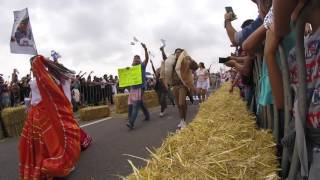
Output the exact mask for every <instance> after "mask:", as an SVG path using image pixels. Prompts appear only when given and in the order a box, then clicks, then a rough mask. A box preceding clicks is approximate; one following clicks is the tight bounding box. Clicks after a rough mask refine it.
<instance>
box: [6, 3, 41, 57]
mask: <svg viewBox="0 0 320 180" xmlns="http://www.w3.org/2000/svg"><path fill="white" fill-rule="evenodd" d="M13 14H14V23H13V28H12V34H11V39H10V49H11V53H15V54H31V55H37V54H38V53H37V48H36V44H35V42H34V39H33V34H32V29H31V24H30V18H29V14H28V9H27V8H26V9H23V10H21V11H14V12H13Z"/></svg>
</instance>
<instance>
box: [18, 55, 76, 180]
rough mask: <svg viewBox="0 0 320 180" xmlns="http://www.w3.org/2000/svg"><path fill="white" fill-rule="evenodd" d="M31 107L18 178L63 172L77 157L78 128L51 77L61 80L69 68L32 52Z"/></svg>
mask: <svg viewBox="0 0 320 180" xmlns="http://www.w3.org/2000/svg"><path fill="white" fill-rule="evenodd" d="M32 71H33V75H34V77H35V81H33V84H32V83H31V84H30V85H31V89H32V90H31V94H32V95H31V96H32V97H31V107H30V108H29V111H28V117H27V120H26V122H25V125H24V127H23V131H22V133H21V138H20V144H19V151H20V164H19V172H20V179H23V180H29V179H52V178H53V177H64V176H67V175H68V174H69V173H70V172H71V170H72V169H73V167H74V166H75V164H76V162H77V161H78V159H79V157H80V145H79V144H80V128H79V126H78V124H77V122H76V121H75V119H74V117H73V112H72V107H71V103H70V102H69V101H68V99H67V97H66V95H65V94H64V92H63V90H62V89H61V88H60V87H59V85H57V83H56V82H55V80H54V79H56V80H58V81H60V82H64V81H65V80H67V79H69V78H70V77H71V75H72V73H73V72H72V71H70V70H68V69H66V68H64V67H63V66H62V65H59V64H55V63H53V62H52V61H50V60H46V59H45V58H44V57H43V56H36V57H34V58H33V61H32Z"/></svg>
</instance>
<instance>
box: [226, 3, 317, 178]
mask: <svg viewBox="0 0 320 180" xmlns="http://www.w3.org/2000/svg"><path fill="white" fill-rule="evenodd" d="M252 1H253V3H256V4H257V7H258V12H259V16H258V17H257V18H256V19H255V20H251V19H249V20H247V21H245V22H243V24H242V26H241V28H242V29H241V30H239V31H237V30H236V29H235V28H234V27H233V25H232V21H233V20H234V18H233V17H234V14H233V12H227V13H226V14H225V16H224V18H225V29H226V32H227V34H228V37H229V39H230V42H231V44H232V45H233V46H235V47H236V51H235V52H234V53H231V56H229V57H228V61H227V62H225V65H227V66H229V67H231V68H232V71H234V72H235V73H233V75H232V82H233V83H232V87H231V89H230V92H233V89H234V87H238V88H239V89H240V92H241V93H240V95H241V96H242V97H243V98H244V100H245V101H247V104H248V107H250V110H251V111H252V112H253V113H254V114H255V115H256V117H257V124H258V126H259V127H260V128H270V129H271V130H272V131H273V133H274V134H275V135H276V137H275V138H276V140H277V149H278V155H279V159H280V160H281V166H282V167H281V168H282V172H281V176H282V178H283V179H286V178H289V179H318V178H319V177H320V174H319V173H320V166H319V164H320V153H319V152H320V151H318V150H319V149H320V139H319V137H320V136H319V135H320V133H319V129H320V121H319V114H320V112H319V104H320V103H319V102H320V98H318V97H320V96H319V94H320V93H319V82H320V81H319V73H318V72H319V71H318V70H319V68H320V67H319V58H320V32H319V31H320V28H319V25H320V20H319V17H320V1H318V0H294V1H292V0H273V1H272V0H252ZM300 16H303V18H300V19H299V17H300ZM304 28H305V29H304ZM303 31H304V32H305V33H304V37H303ZM299 32H302V33H300V34H298V33H299ZM303 38H304V42H303V41H302V40H303ZM299 40H301V42H300V43H298V41H299ZM299 44H300V45H301V46H300V47H299V48H298V47H297V46H298V45H299ZM303 47H304V48H303ZM300 50H301V51H304V53H299V51H300ZM300 57H302V58H304V59H305V61H299V58H300ZM299 62H303V64H301V65H299ZM286 67H287V68H286ZM304 88H305V89H304ZM302 93H305V94H302ZM291 97H293V99H292V100H291V101H290V99H291ZM303 97H305V98H303ZM268 109H269V111H270V109H274V111H275V114H278V119H279V121H275V120H274V121H273V120H272V121H271V124H270V121H267V120H264V119H263V118H264V117H266V116H263V115H262V114H263V113H264V112H266V111H268ZM303 109H304V110H303ZM284 112H287V113H284ZM284 114H286V115H284ZM286 118H288V121H285V120H286ZM272 123H273V124H272ZM300 123H301V126H297V124H300ZM275 127H277V128H275ZM285 127H286V128H285ZM289 127H290V128H289ZM293 150H294V151H295V152H299V153H298V154H294V153H293V152H294V151H293ZM291 166H292V167H291ZM299 167H301V168H299ZM289 169H290V171H289Z"/></svg>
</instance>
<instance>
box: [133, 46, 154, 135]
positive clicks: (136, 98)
mask: <svg viewBox="0 0 320 180" xmlns="http://www.w3.org/2000/svg"><path fill="white" fill-rule="evenodd" d="M141 46H142V48H143V49H144V52H145V60H144V61H143V62H141V58H140V56H139V55H135V56H134V57H133V62H132V66H136V65H139V64H141V72H142V84H139V85H134V86H131V88H130V93H129V97H128V104H129V106H128V107H129V109H128V118H129V122H128V123H127V127H128V128H129V129H133V128H134V122H135V121H136V119H137V116H138V112H139V109H140V108H141V110H142V112H143V114H144V116H145V119H144V120H145V121H149V120H150V113H149V111H148V109H147V107H146V106H145V104H144V102H143V94H144V91H145V89H146V88H147V84H146V67H147V64H148V61H149V55H148V50H147V47H146V45H145V44H144V43H141Z"/></svg>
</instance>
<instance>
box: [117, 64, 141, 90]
mask: <svg viewBox="0 0 320 180" xmlns="http://www.w3.org/2000/svg"><path fill="white" fill-rule="evenodd" d="M118 76H119V86H120V87H128V86H133V85H139V84H142V72H141V64H139V65H136V66H133V67H131V68H123V69H118Z"/></svg>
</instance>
